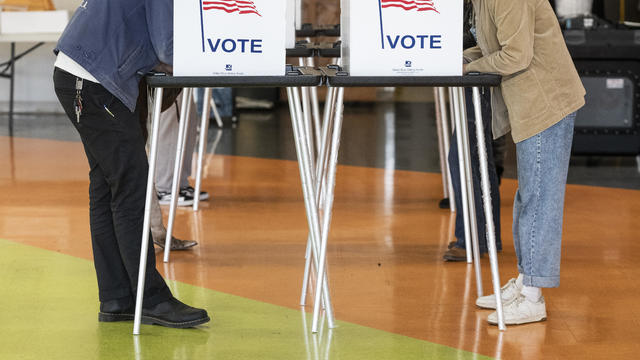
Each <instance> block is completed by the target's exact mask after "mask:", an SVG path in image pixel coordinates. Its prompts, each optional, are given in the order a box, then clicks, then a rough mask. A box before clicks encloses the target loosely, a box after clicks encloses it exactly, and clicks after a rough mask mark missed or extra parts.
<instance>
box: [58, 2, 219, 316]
mask: <svg viewBox="0 0 640 360" xmlns="http://www.w3.org/2000/svg"><path fill="white" fill-rule="evenodd" d="M172 23H173V0H139V1H132V0H85V1H84V2H83V3H82V4H81V5H80V7H79V8H78V9H77V10H76V12H75V14H74V15H73V17H72V18H71V21H70V22H69V25H68V26H67V28H66V29H65V31H64V32H63V34H62V36H61V38H60V40H59V42H58V44H57V46H56V49H55V53H56V54H57V56H58V57H57V60H56V64H55V70H54V75H53V80H54V85H55V91H56V95H57V96H58V99H59V101H60V104H61V105H62V107H63V108H64V110H65V112H66V114H67V116H68V117H69V119H70V120H71V123H72V124H73V125H74V127H75V128H76V130H77V131H78V133H79V134H80V138H81V139H82V143H83V145H84V149H85V153H86V155H87V159H88V161H89V166H90V172H89V179H90V185H89V198H90V206H89V207H90V223H91V224H90V225H91V240H92V245H93V257H94V264H95V269H96V274H97V278H98V289H99V299H100V311H99V313H98V320H99V321H105V322H112V321H127V320H133V317H134V308H135V301H134V300H135V299H134V297H135V294H136V288H137V283H138V282H137V281H138V268H139V264H140V248H141V243H142V242H141V238H142V227H143V219H144V208H145V195H146V187H147V183H146V181H147V174H148V169H149V167H148V162H147V154H146V151H145V142H144V137H143V133H142V127H141V126H140V122H139V109H138V107H136V100H137V98H138V92H139V91H138V86H139V82H140V79H141V76H140V75H138V74H140V73H146V72H148V71H150V70H151V69H153V68H154V67H156V66H158V65H160V64H161V63H166V64H171V63H172V58H173V26H172ZM209 320H210V319H209V316H208V314H207V312H206V310H204V309H197V308H194V307H191V306H188V305H186V304H183V303H182V302H180V301H179V300H177V299H176V298H174V297H173V296H172V294H171V291H170V290H169V288H168V287H167V285H166V283H165V282H164V280H163V278H162V276H161V275H160V273H159V272H158V271H157V270H156V267H155V252H154V250H153V242H151V241H150V242H149V252H148V258H147V269H146V281H145V298H144V302H143V310H142V322H143V323H145V324H158V325H162V326H167V327H175V328H187V327H193V326H196V325H200V324H203V323H206V322H208V321H209Z"/></svg>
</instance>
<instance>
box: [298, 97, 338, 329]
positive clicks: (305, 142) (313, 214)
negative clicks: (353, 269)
mask: <svg viewBox="0 0 640 360" xmlns="http://www.w3.org/2000/svg"><path fill="white" fill-rule="evenodd" d="M287 95H288V98H289V107H290V111H291V124H292V127H293V133H294V140H295V145H296V153H297V155H298V164H299V167H300V179H301V182H302V190H303V195H304V201H305V208H306V213H307V221H308V223H309V231H310V234H311V238H312V241H311V256H313V258H316V259H317V267H318V269H319V271H318V274H321V273H322V272H321V271H320V270H322V271H324V269H325V268H326V267H325V266H324V264H323V263H322V261H325V259H324V258H322V259H321V257H320V256H319V255H318V254H320V255H321V254H322V253H321V251H320V249H319V248H320V244H321V243H320V239H321V238H323V235H322V233H321V229H320V217H319V213H318V207H317V206H316V201H315V199H316V195H315V189H314V181H313V174H312V167H311V159H310V157H309V154H310V153H309V146H310V144H309V139H308V138H307V136H306V135H307V134H306V133H305V131H304V128H303V122H304V119H303V115H302V110H301V105H300V94H299V92H298V89H297V88H287ZM326 216H327V215H325V217H326ZM316 284H317V288H319V289H320V290H319V291H318V290H317V291H316V295H317V297H316V298H315V301H316V303H315V304H314V305H315V306H318V307H319V306H320V302H323V303H324V305H325V310H326V314H327V318H328V321H329V327H331V328H333V327H334V319H333V309H332V307H331V297H330V294H329V286H328V281H327V279H326V277H324V276H323V277H320V275H319V276H318V279H317V281H316Z"/></svg>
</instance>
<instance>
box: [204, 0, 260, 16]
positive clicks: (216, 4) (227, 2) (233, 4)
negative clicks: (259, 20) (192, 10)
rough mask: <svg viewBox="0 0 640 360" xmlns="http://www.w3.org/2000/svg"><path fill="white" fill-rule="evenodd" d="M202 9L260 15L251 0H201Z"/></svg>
mask: <svg viewBox="0 0 640 360" xmlns="http://www.w3.org/2000/svg"><path fill="white" fill-rule="evenodd" d="M202 10H221V11H224V12H227V13H234V12H237V13H238V14H256V15H258V16H262V15H260V12H258V9H257V8H256V5H255V4H254V3H253V1H247V0H216V1H202Z"/></svg>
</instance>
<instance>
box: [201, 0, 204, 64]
mask: <svg viewBox="0 0 640 360" xmlns="http://www.w3.org/2000/svg"><path fill="white" fill-rule="evenodd" d="M202 12H203V11H202V0H200V33H201V34H202V52H204V16H203V14H202Z"/></svg>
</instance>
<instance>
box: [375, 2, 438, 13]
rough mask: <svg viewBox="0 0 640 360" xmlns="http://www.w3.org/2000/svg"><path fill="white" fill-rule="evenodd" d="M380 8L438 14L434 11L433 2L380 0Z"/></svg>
mask: <svg viewBox="0 0 640 360" xmlns="http://www.w3.org/2000/svg"><path fill="white" fill-rule="evenodd" d="M381 6H382V8H383V9H384V8H392V7H395V8H401V9H404V10H406V11H411V10H417V11H435V12H437V13H438V14H439V13H440V12H439V11H438V10H437V9H436V5H435V4H434V0H381Z"/></svg>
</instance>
